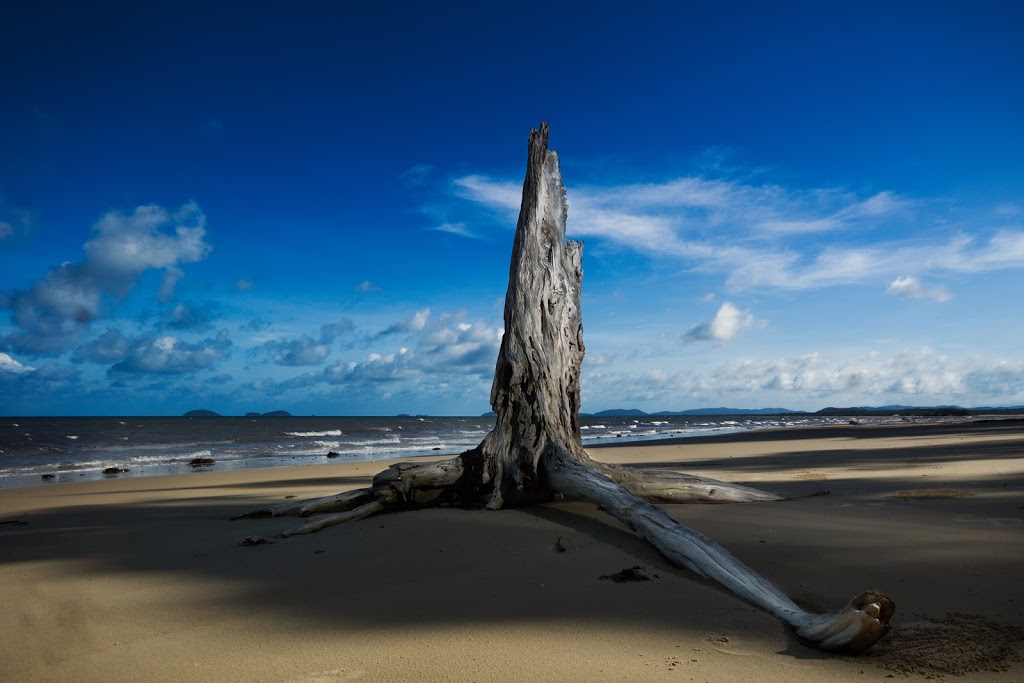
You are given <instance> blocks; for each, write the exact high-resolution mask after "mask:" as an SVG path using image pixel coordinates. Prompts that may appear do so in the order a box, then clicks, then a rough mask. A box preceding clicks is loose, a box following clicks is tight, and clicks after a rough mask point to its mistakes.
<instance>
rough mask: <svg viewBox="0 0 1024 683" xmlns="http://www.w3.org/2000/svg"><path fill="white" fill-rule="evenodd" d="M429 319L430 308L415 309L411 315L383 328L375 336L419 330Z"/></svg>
mask: <svg viewBox="0 0 1024 683" xmlns="http://www.w3.org/2000/svg"><path fill="white" fill-rule="evenodd" d="M428 320H430V309H429V308H424V309H422V310H419V311H416V312H415V313H414V314H413V315H412V317H410V318H406V319H405V320H402V321H399V322H397V323H393V324H391V325H389V326H387V327H386V328H384V329H383V330H381V331H380V332H379V333H378V334H377V336H378V337H386V336H387V335H389V334H402V333H407V332H419V331H420V330H422V329H423V328H424V327H426V325H427V321H428Z"/></svg>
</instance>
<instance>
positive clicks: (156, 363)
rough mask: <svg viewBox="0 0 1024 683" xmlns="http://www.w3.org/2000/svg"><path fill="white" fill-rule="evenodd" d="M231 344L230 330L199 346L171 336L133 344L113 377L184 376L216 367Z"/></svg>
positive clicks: (114, 371) (116, 366) (137, 341)
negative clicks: (117, 374) (125, 375)
mask: <svg viewBox="0 0 1024 683" xmlns="http://www.w3.org/2000/svg"><path fill="white" fill-rule="evenodd" d="M231 345H232V344H231V340H230V339H229V338H228V334H227V330H221V331H220V332H219V333H218V334H217V336H216V337H211V338H208V339H204V340H202V341H200V342H195V343H192V342H186V341H183V340H181V339H178V338H177V337H175V336H172V335H166V336H163V337H142V338H139V339H135V340H131V341H130V342H129V344H128V349H127V351H126V352H125V355H124V358H123V359H122V360H121V361H120V362H118V363H116V364H115V365H113V366H112V367H111V368H110V371H111V372H112V373H154V374H182V373H190V372H196V371H198V370H204V369H206V368H210V367H213V366H214V365H215V364H216V363H217V362H219V361H220V360H222V359H223V358H224V357H225V356H226V354H227V352H228V349H230V348H231Z"/></svg>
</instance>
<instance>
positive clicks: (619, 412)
mask: <svg viewBox="0 0 1024 683" xmlns="http://www.w3.org/2000/svg"><path fill="white" fill-rule="evenodd" d="M590 414H591V415H592V416H593V417H645V416H646V415H647V413H645V412H644V411H642V410H637V409H636V408H612V409H610V410H602V411H600V412H598V413H590Z"/></svg>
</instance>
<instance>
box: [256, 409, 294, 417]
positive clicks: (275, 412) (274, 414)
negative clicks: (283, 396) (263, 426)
mask: <svg viewBox="0 0 1024 683" xmlns="http://www.w3.org/2000/svg"><path fill="white" fill-rule="evenodd" d="M260 417H292V414H291V413H289V412H288V411H287V410H272V411H270V412H269V413H263V415H261V416H260Z"/></svg>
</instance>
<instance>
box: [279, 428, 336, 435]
mask: <svg viewBox="0 0 1024 683" xmlns="http://www.w3.org/2000/svg"><path fill="white" fill-rule="evenodd" d="M285 435H287V436H341V430H340V429H328V430H327V431H324V432H285Z"/></svg>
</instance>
